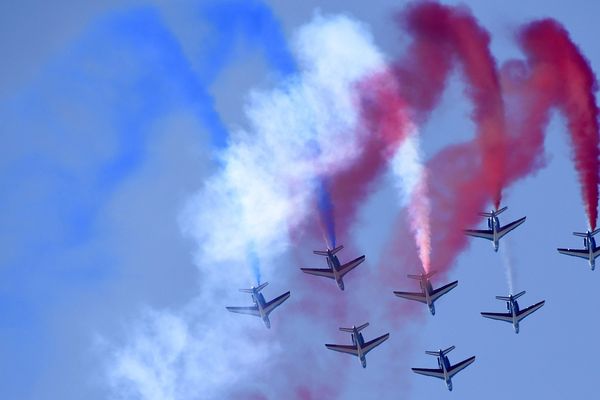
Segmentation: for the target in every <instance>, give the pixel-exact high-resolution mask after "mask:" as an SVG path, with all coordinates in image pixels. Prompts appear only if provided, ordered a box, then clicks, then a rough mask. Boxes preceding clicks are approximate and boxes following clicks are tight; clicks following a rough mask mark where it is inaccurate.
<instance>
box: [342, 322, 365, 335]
mask: <svg viewBox="0 0 600 400" xmlns="http://www.w3.org/2000/svg"><path fill="white" fill-rule="evenodd" d="M367 326H369V323H368V322H366V323H364V324H362V325H361V326H358V327H356V331H357V332H360V331H362V330H363V329H365V328H366V327H367ZM340 331H342V332H349V333H353V332H354V328H340Z"/></svg>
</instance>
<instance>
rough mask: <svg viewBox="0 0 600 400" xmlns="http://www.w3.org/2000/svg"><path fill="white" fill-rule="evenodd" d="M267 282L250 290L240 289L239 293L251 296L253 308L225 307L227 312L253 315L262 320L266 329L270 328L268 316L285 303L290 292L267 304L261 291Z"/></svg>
mask: <svg viewBox="0 0 600 400" xmlns="http://www.w3.org/2000/svg"><path fill="white" fill-rule="evenodd" d="M268 284H269V282H265V283H263V284H260V285H258V286H256V287H254V286H253V287H251V288H250V289H240V292H243V293H250V294H251V295H252V301H253V302H254V305H253V306H250V307H225V308H227V310H229V311H231V312H234V313H238V314H248V315H254V316H256V317H260V318H262V320H263V322H264V323H265V325H266V327H267V328H271V321H270V320H269V314H270V313H271V311H273V310H274V309H275V308H277V306H279V305H280V304H281V303H283V302H284V301H286V300H287V299H288V297H290V292H285V293H284V294H282V295H281V296H279V297H276V298H275V299H273V300H271V301H269V302H268V303H267V302H266V301H265V297H264V296H263V294H262V293H260V291H261V290H263V289H264V288H265V286H267V285H268Z"/></svg>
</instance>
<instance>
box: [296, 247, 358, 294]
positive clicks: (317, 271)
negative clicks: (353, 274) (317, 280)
mask: <svg viewBox="0 0 600 400" xmlns="http://www.w3.org/2000/svg"><path fill="white" fill-rule="evenodd" d="M343 248H344V246H338V247H336V248H334V249H327V250H326V251H319V250H315V251H313V253H314V254H316V255H319V256H325V257H327V258H326V259H327V266H328V267H329V268H326V269H321V268H300V269H301V270H302V272H305V273H307V274H311V275H317V276H324V277H326V278H330V279H334V280H335V282H336V283H337V285H338V287H339V288H340V289H341V290H344V281H343V280H342V278H343V277H344V275H346V274H347V273H348V272H350V271H352V270H353V269H354V268H356V267H357V266H358V265H359V264H360V263H362V262H363V261H365V256H360V257H358V258H356V259H354V260H352V261H350V262H347V263H346V264H344V265H342V264H341V263H340V260H339V259H338V257H337V256H336V255H335V254H336V253H337V252H338V251H340V250H342V249H343Z"/></svg>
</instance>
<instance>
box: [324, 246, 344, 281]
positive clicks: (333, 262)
mask: <svg viewBox="0 0 600 400" xmlns="http://www.w3.org/2000/svg"><path fill="white" fill-rule="evenodd" d="M327 252H328V253H329V254H328V255H327V265H328V266H329V268H331V271H332V272H333V276H334V279H335V283H337V285H338V287H339V288H340V290H344V281H343V280H342V277H341V276H340V273H339V270H340V267H341V266H342V264H341V263H340V260H339V258H338V257H337V256H336V255H335V254H331V252H330V251H327Z"/></svg>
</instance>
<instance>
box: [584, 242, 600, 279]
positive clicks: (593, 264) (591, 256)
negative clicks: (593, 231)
mask: <svg viewBox="0 0 600 400" xmlns="http://www.w3.org/2000/svg"><path fill="white" fill-rule="evenodd" d="M583 245H584V246H585V249H586V250H587V251H588V254H589V262H590V268H591V269H592V271H593V270H594V268H596V259H595V258H594V253H595V252H596V250H597V249H598V248H597V247H596V240H595V239H594V238H593V237H592V236H591V235H589V236H588V237H585V238H583Z"/></svg>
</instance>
